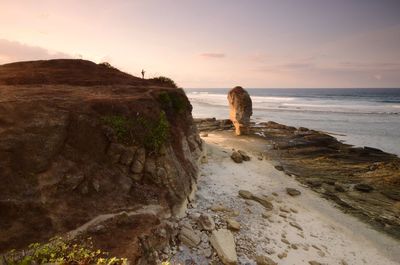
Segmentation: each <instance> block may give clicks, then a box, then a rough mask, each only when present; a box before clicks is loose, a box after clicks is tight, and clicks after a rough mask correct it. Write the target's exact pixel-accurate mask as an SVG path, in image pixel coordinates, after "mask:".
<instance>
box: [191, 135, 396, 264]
mask: <svg viewBox="0 0 400 265" xmlns="http://www.w3.org/2000/svg"><path fill="white" fill-rule="evenodd" d="M229 135H230V134H229V133H226V132H221V133H216V134H209V136H208V137H205V138H203V140H205V142H206V148H207V154H208V163H206V164H203V165H202V167H201V176H200V178H199V183H198V187H199V191H198V192H197V198H198V199H197V202H196V204H195V208H193V209H189V213H190V212H193V211H198V212H207V213H209V214H211V215H212V216H213V218H214V219H215V220H217V224H218V220H220V219H222V217H221V213H218V212H212V211H210V210H209V208H210V207H211V206H212V205H215V204H222V205H224V206H226V207H229V208H231V209H234V210H238V211H239V212H240V214H239V216H237V217H236V220H237V221H239V222H240V223H241V229H240V231H239V232H235V233H234V235H235V241H236V249H237V252H238V256H239V264H255V262H254V261H253V260H252V257H254V256H255V255H266V256H268V257H270V258H272V259H273V260H274V261H276V262H278V264H281V265H285V264H296V265H300V264H309V261H318V262H320V263H321V264H349V265H350V264H354V265H357V264H362V265H364V264H371V265H378V264H379V265H385V264H400V244H399V242H398V241H396V240H394V239H391V238H389V237H387V236H386V235H383V234H381V233H379V232H377V231H375V230H372V229H370V228H369V227H368V226H367V225H365V224H364V223H362V222H360V221H358V220H357V219H356V218H354V217H352V216H349V215H345V214H344V213H342V212H341V211H340V210H338V209H336V208H335V207H334V205H333V204H332V203H331V202H328V201H327V200H325V199H322V198H320V197H319V196H318V195H317V194H316V193H314V192H312V191H310V190H308V189H306V188H305V187H302V186H301V185H300V184H299V183H298V182H297V181H295V180H294V179H293V178H291V177H289V176H287V175H285V174H284V173H283V172H280V171H277V170H276V169H275V168H274V166H273V165H272V163H271V162H270V161H266V160H262V161H260V160H258V159H257V152H259V151H263V148H264V146H265V142H263V141H262V140H258V139H254V138H246V137H240V138H238V137H233V136H229ZM232 148H237V149H241V150H244V151H247V152H248V153H249V154H250V155H251V157H252V159H251V161H249V162H244V163H242V164H236V163H234V162H233V161H232V160H231V159H230V154H231V150H232ZM286 187H292V188H296V189H298V190H300V191H301V192H302V194H301V195H300V196H298V197H291V196H289V195H287V193H286V190H285V189H286ZM240 189H245V190H249V191H251V192H253V193H254V194H265V195H267V196H268V197H270V198H271V199H273V200H272V203H273V205H274V210H273V211H272V212H270V213H272V216H271V217H270V218H268V219H266V218H263V217H262V215H261V214H262V213H263V212H265V210H264V208H263V207H262V206H261V205H260V204H258V203H256V202H254V201H251V202H250V203H249V202H246V201H245V200H244V199H242V198H240V197H239V196H238V191H239V190H240ZM273 192H274V193H276V194H277V196H274V195H272V193H273ZM280 208H283V209H284V210H288V209H289V213H287V212H285V211H282V210H280ZM290 209H292V211H290ZM295 212H297V213H295ZM281 214H283V216H284V215H286V217H285V216H284V217H281V216H280V215H281ZM221 222H223V221H221ZM290 222H296V223H297V224H299V225H300V227H301V228H302V230H303V231H301V230H299V229H298V228H295V227H293V226H292V225H290V224H289V223H290ZM278 255H279V256H281V257H278Z"/></svg>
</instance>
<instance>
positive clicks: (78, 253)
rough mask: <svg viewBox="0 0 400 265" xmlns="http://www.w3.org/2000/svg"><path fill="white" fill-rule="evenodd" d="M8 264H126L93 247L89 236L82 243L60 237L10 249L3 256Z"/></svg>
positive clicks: (124, 261)
mask: <svg viewBox="0 0 400 265" xmlns="http://www.w3.org/2000/svg"><path fill="white" fill-rule="evenodd" d="M0 258H2V259H3V262H5V264H8V265H30V264H38V265H40V264H48V263H57V264H66V265H77V264H79V265H89V264H97V265H126V264H128V262H127V259H125V258H117V257H110V256H109V254H108V253H107V252H103V251H101V250H99V249H98V250H96V249H94V248H93V243H92V241H91V238H88V239H87V240H86V242H83V243H80V244H78V243H73V242H68V241H64V240H63V239H62V238H61V237H55V238H52V239H50V241H49V242H48V243H43V244H41V243H33V244H31V245H29V247H28V249H27V250H25V251H23V252H17V251H15V250H12V251H10V252H8V253H6V254H5V255H4V256H3V257H0Z"/></svg>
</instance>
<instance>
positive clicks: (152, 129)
mask: <svg viewBox="0 0 400 265" xmlns="http://www.w3.org/2000/svg"><path fill="white" fill-rule="evenodd" d="M102 121H103V122H104V123H105V124H106V125H107V126H109V127H111V128H112V130H113V132H114V133H115V135H116V137H117V139H118V142H120V143H123V144H134V143H139V144H142V145H143V146H144V147H146V148H147V149H149V150H152V151H159V150H160V148H161V146H163V145H164V143H165V142H167V140H168V137H169V122H168V119H167V117H166V114H165V112H164V111H161V112H160V115H159V116H158V118H157V119H155V120H153V119H150V118H147V117H143V116H139V117H136V118H128V117H125V116H123V115H106V116H103V117H102Z"/></svg>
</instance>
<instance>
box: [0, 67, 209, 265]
mask: <svg viewBox="0 0 400 265" xmlns="http://www.w3.org/2000/svg"><path fill="white" fill-rule="evenodd" d="M0 102H1V104H0V215H1V220H0V253H1V252H3V251H6V250H9V249H13V248H17V249H18V248H23V247H25V246H27V245H28V244H29V243H32V242H37V241H44V240H47V239H48V238H50V237H52V236H54V235H55V234H62V233H65V232H68V231H71V230H74V229H76V228H77V227H79V226H81V225H83V224H85V223H86V222H88V221H90V220H92V219H94V218H96V217H97V216H100V215H104V214H108V213H115V212H120V211H126V212H132V211H133V212H134V211H136V210H138V209H141V208H142V207H144V206H146V205H159V206H160V207H161V209H162V211H163V212H164V213H166V215H167V216H168V215H169V214H170V213H171V211H172V214H174V211H175V212H177V211H178V210H179V211H182V209H184V206H183V204H184V203H185V202H187V201H188V200H190V199H189V197H190V194H191V192H192V190H193V187H194V186H195V183H196V177H197V171H198V170H197V162H198V159H199V158H200V156H201V150H202V147H201V139H200V138H199V136H198V133H197V129H196V126H195V125H194V124H193V119H192V116H191V105H190V103H189V101H188V99H187V98H186V95H185V94H184V92H183V90H182V89H178V88H175V87H168V86H164V84H160V83H157V82H155V81H151V80H142V79H140V78H136V77H133V76H130V75H128V74H125V73H122V72H120V71H118V70H116V69H114V68H110V67H107V66H104V65H96V64H94V63H92V62H88V61H82V60H51V61H37V62H23V63H14V64H8V65H2V66H0ZM132 216H134V217H129V218H128V219H127V220H128V221H129V222H131V223H132V224H133V226H132V227H137V229H134V228H129V231H128V232H127V234H129V235H130V237H127V236H121V237H113V236H111V237H109V238H108V239H107V241H110V242H109V245H110V246H111V245H112V242H111V241H112V240H111V238H115V240H119V245H120V246H123V245H127V246H128V245H130V246H132V244H133V245H135V244H136V243H135V242H136V241H137V242H139V241H140V240H139V238H142V241H143V240H144V239H143V238H146V237H147V236H149V235H150V234H152V233H153V232H152V231H153V230H154V228H156V227H157V226H159V225H161V223H162V220H160V216H158V215H149V214H135V215H132ZM146 219H148V220H147V222H146ZM135 224H136V226H135ZM113 227H114V226H109V228H107V226H106V230H107V229H108V230H107V232H106V233H104V235H106V234H113V233H112V229H113ZM98 228H99V229H98V231H101V230H102V229H100V228H101V226H98ZM96 229H97V228H96ZM96 229H94V230H91V231H97V230H96ZM138 229H139V230H138ZM121 231H123V229H122V230H121ZM167 231H169V230H168V229H167ZM100 234H101V233H100ZM96 235H97V234H96ZM98 238H99V240H100V239H101V240H104V238H102V236H100V235H99V236H98ZM129 240H131V241H132V242H131V243H132V244H131V243H129V242H128V241H129ZM94 241H96V237H94ZM125 241H126V242H125ZM152 242H153V241H152ZM95 243H96V242H95ZM147 245H149V244H147ZM150 245H151V244H150ZM135 246H136V245H135ZM137 246H138V250H137V252H135V251H131V252H129V253H130V254H129V256H128V258H131V259H132V261H133V264H135V259H136V258H137V257H138V256H140V255H141V252H140V251H141V250H140V248H139V245H137ZM152 247H153V246H152ZM118 248H119V250H120V251H119V252H118V251H115V252H113V251H114V249H110V250H109V251H110V252H111V253H118V254H119V253H121V252H123V250H121V248H122V247H118ZM106 250H107V249H106Z"/></svg>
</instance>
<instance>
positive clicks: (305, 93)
mask: <svg viewBox="0 0 400 265" xmlns="http://www.w3.org/2000/svg"><path fill="white" fill-rule="evenodd" d="M185 91H186V93H187V96H188V97H189V100H190V101H191V103H192V105H193V116H194V117H195V118H205V117H216V118H218V119H226V118H229V108H228V101H227V98H226V96H227V93H228V91H229V89H185ZM247 91H248V92H249V94H250V96H251V98H252V101H253V116H252V119H253V121H255V122H262V121H270V120H271V121H275V122H279V123H283V124H286V125H291V126H296V127H299V126H303V127H308V128H311V129H315V130H321V131H325V132H328V133H332V134H334V136H335V137H337V138H338V139H339V140H342V141H345V142H346V143H348V144H352V145H355V146H371V147H375V148H379V149H382V150H384V151H386V152H390V153H394V154H397V155H399V156H400V89H386V88H381V89H247Z"/></svg>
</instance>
